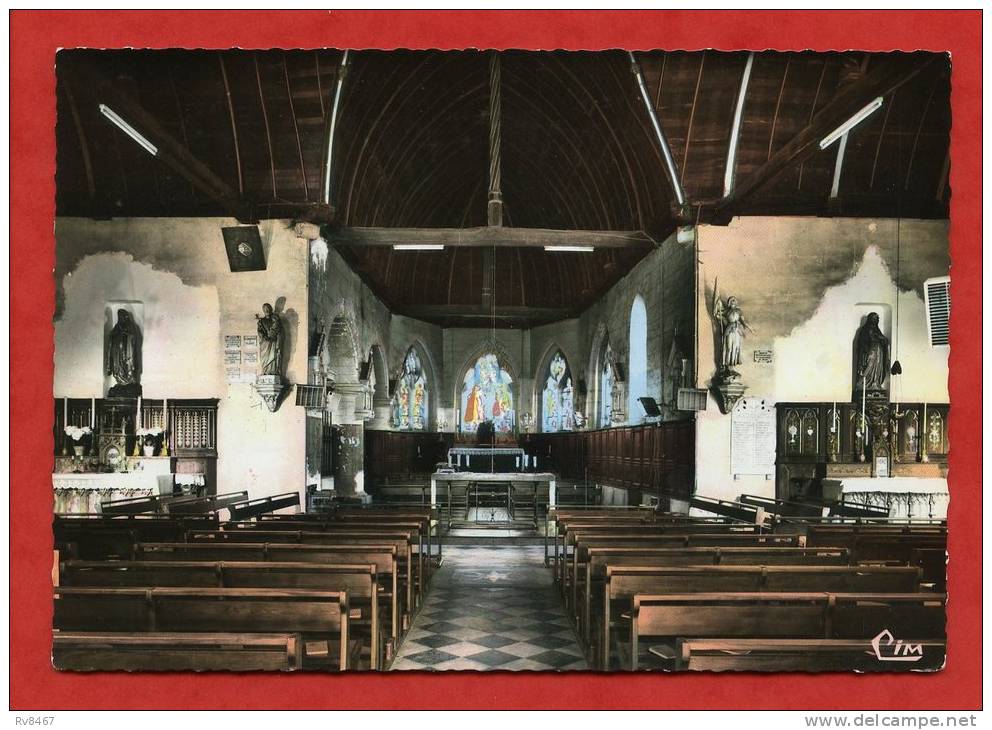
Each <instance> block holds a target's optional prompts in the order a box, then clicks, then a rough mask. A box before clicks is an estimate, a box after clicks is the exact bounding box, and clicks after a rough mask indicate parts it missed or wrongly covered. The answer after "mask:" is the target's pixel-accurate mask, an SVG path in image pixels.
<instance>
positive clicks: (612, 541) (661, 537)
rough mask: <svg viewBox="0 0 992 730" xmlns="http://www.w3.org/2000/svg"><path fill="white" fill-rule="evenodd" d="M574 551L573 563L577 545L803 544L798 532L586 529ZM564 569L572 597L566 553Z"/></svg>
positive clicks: (562, 581)
mask: <svg viewBox="0 0 992 730" xmlns="http://www.w3.org/2000/svg"><path fill="white" fill-rule="evenodd" d="M572 540H573V543H572V550H571V552H570V553H568V554H567V555H568V556H569V557H570V558H571V561H572V563H574V561H575V559H576V554H575V547H576V546H579V545H587V546H590V547H611V546H612V547H669V548H677V547H681V548H688V547H799V543H800V537H799V536H798V535H775V534H768V533H762V534H751V533H743V534H742V533H737V532H729V531H724V532H705V533H699V532H682V531H676V530H672V531H671V532H663V533H659V532H648V533H646V534H613V533H609V532H603V531H594V532H588V531H585V530H582V531H576V532H574V533H572ZM559 563H560V568H559V570H558V573H557V576H556V580H557V581H558V582H559V586H560V588H561V590H562V593H563V595H564V596H565V597H566V599H567V597H568V592H569V589H570V586H571V584H570V576H571V575H573V574H574V570H570V569H569V566H570V565H571V563H569V562H568V561H566V559H565V556H563V557H562V559H560V560H559Z"/></svg>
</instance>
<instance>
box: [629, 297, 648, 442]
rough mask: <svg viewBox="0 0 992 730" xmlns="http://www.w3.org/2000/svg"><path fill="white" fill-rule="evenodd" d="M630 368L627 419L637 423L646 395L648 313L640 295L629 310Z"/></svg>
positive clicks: (643, 412) (641, 414) (642, 413)
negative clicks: (643, 398) (641, 400)
mask: <svg viewBox="0 0 992 730" xmlns="http://www.w3.org/2000/svg"><path fill="white" fill-rule="evenodd" d="M629 363H630V367H629V368H628V371H627V372H628V377H627V418H629V419H630V422H631V423H639V422H640V420H641V417H642V416H643V415H645V410H644V407H643V406H642V405H641V402H640V401H639V400H638V399H639V398H641V397H643V396H646V395H647V394H648V313H647V308H646V307H645V306H644V300H643V299H642V298H641V296H640V295H638V296H636V297H634V304H633V306H631V308H630V360H629Z"/></svg>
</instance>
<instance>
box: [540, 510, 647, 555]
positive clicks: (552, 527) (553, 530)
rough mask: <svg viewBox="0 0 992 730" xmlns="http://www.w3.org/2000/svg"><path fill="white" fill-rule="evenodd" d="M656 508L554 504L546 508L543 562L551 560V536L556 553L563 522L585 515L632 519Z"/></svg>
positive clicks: (640, 517) (643, 515) (644, 515)
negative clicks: (549, 541) (549, 539)
mask: <svg viewBox="0 0 992 730" xmlns="http://www.w3.org/2000/svg"><path fill="white" fill-rule="evenodd" d="M655 512H656V510H655V508H653V507H642V506H636V507H571V506H568V507H566V506H561V505H558V506H555V507H553V508H549V509H548V514H547V522H546V524H545V529H544V564H545V565H549V564H550V560H551V554H550V551H549V549H548V548H549V544H548V538H549V537H551V538H552V539H553V540H554V541H555V554H557V548H558V545H557V540H558V535H559V531H560V529H559V528H560V526H561V524H562V523H563V522H565V521H567V520H569V519H572V518H576V517H579V516H585V517H588V518H590V519H592V518H597V517H599V518H608V517H610V516H616V517H620V518H624V519H626V518H632V519H644V518H646V517H649V516H651V515H653V514H655Z"/></svg>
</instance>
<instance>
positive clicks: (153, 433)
mask: <svg viewBox="0 0 992 730" xmlns="http://www.w3.org/2000/svg"><path fill="white" fill-rule="evenodd" d="M163 433H164V431H163V430H162V429H161V428H139V429H138V430H137V431H136V432H135V435H136V436H137V437H138V441H139V443H140V444H141V448H142V451H143V452H144V454H145V456H155V452H156V451H157V450H158V449H159V447H160V446H161V445H162V434H163Z"/></svg>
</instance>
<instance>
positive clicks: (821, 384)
mask: <svg viewBox="0 0 992 730" xmlns="http://www.w3.org/2000/svg"><path fill="white" fill-rule="evenodd" d="M55 75H56V80H57V85H56V87H55V88H56V93H55V103H56V114H57V126H56V131H55V139H56V168H55V175H56V177H55V179H56V220H55V259H54V261H55V264H54V266H55V270H54V278H55V307H54V311H55V318H54V350H55V361H54V382H53V384H52V395H53V396H54V409H53V410H52V411H51V412H49V413H47V414H46V413H45V410H42V411H41V412H42V413H43V417H47V416H49V415H50V417H51V419H52V424H53V425H52V429H53V431H52V432H53V435H54V444H55V453H54V470H53V473H52V475H51V482H52V489H53V491H54V496H53V502H54V515H53V516H52V519H53V537H54V559H53V562H52V581H53V584H54V585H53V603H54V613H53V616H54V619H53V626H52V637H51V638H52V664H53V666H54V667H55V668H56V669H59V670H63V671H72V672H93V671H159V672H161V671H190V670H219V671H247V670H265V671H283V672H299V673H313V672H338V671H405V670H406V671H411V670H412V671H445V670H455V671H458V670H474V671H516V670H532V671H552V672H554V671H562V672H565V671H575V670H577V671H601V672H619V671H656V672H692V671H700V670H710V671H712V670H731V671H749V672H754V671H759V672H762V671H763V672H771V671H775V672H780V671H807V672H826V671H858V672H910V671H914V672H917V671H921V670H922V671H938V670H941V669H942V668H943V667H944V663H945V655H946V638H947V631H946V626H945V624H946V618H945V608H946V605H947V579H946V564H947V510H948V503H949V492H948V486H947V485H948V479H947V477H948V467H947V464H948V453H949V448H950V443H949V438H948V418H949V408H950V402H949V401H950V398H949V395H948V372H949V371H948V359H949V354H950V340H949V317H950V288H951V284H950V267H951V260H950V253H949V239H948V233H949V227H950V220H949V218H950V214H949V202H950V196H951V190H950V184H949V170H950V134H951V103H950V98H951V86H952V72H951V59H950V56H949V55H948V54H945V53H932V52H922V51H919V52H884V53H882V52H859V51H845V52H778V51H756V52H749V51H739V52H730V51H717V50H707V51H676V50H655V51H635V52H628V51H623V50H613V51H596V52H580V51H514V50H507V51H491V50H484V49H483V50H465V51H440V50H436V51H417V50H395V51H384V50H362V49H349V50H339V49H333V48H322V49H313V48H310V49H291V48H286V49H274V50H238V49H230V50H181V49H165V50H86V49H77V48H67V49H66V50H62V51H59V52H58V54H57V55H56V57H55ZM46 380H47V378H46ZM47 408H48V405H47V404H46V405H45V409H47ZM46 427H47V421H46ZM955 433H957V431H956V432H955ZM44 473H45V479H46V480H47V468H46V469H45V470H44ZM46 489H47V485H46ZM45 519H46V520H47V519H48V513H47V511H46V513H45ZM44 529H45V530H46V532H47V529H48V528H47V525H46V526H45V528H44ZM47 554H48V553H47V552H46V556H47ZM46 560H47V558H46ZM46 570H47V567H46ZM46 600H47V596H46ZM903 679H905V678H903ZM193 681H194V682H195V679H194V680H193Z"/></svg>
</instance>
